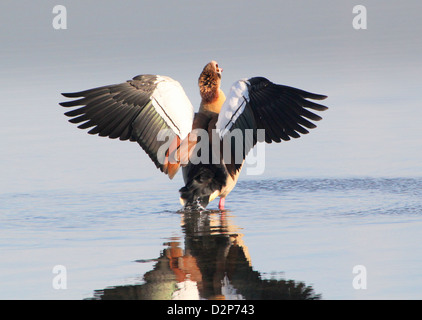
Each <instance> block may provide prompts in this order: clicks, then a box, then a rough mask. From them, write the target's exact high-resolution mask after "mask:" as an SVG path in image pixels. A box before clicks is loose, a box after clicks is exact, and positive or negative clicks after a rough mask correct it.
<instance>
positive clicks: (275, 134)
mask: <svg viewBox="0 0 422 320" xmlns="http://www.w3.org/2000/svg"><path fill="white" fill-rule="evenodd" d="M222 71H223V70H222V69H221V68H220V67H219V65H218V63H217V62H216V61H211V62H209V63H208V64H207V65H206V66H205V67H204V69H203V70H202V72H201V74H200V76H199V79H198V86H199V92H200V95H201V103H200V106H199V110H198V112H196V113H194V111H193V106H192V104H191V102H190V100H189V98H188V97H187V96H186V94H185V92H184V90H183V88H182V86H181V85H180V83H179V82H177V81H176V80H174V79H172V78H170V77H166V76H159V75H139V76H136V77H134V78H133V79H132V80H128V81H126V82H124V83H120V84H114V85H108V86H103V87H98V88H94V89H90V90H85V91H81V92H76V93H63V95H64V96H65V97H67V98H77V99H76V100H72V101H67V102H62V103H60V105H62V106H63V107H78V108H76V109H73V110H71V111H69V112H66V113H65V115H67V116H69V117H71V119H70V120H69V121H70V122H71V123H80V125H79V126H78V127H79V128H81V129H88V128H91V129H90V130H89V131H88V133H90V134H98V135H99V136H105V137H109V138H112V139H116V138H119V139H120V140H129V141H136V142H138V144H139V145H140V146H141V147H142V148H143V149H144V150H145V152H146V153H147V154H148V156H149V157H150V158H151V160H152V161H153V162H154V164H155V165H156V167H157V168H158V169H159V170H160V171H162V172H163V173H164V174H167V175H168V176H169V178H170V179H172V178H173V177H174V176H175V174H176V173H177V172H178V171H179V169H180V167H182V171H183V179H184V182H185V186H184V187H182V188H181V189H180V190H179V191H180V202H181V203H182V205H184V206H185V207H194V208H196V207H201V208H205V207H206V206H207V205H208V203H209V202H211V201H213V200H214V199H216V198H217V197H220V202H219V208H220V209H224V200H225V198H226V197H227V195H228V194H229V193H230V192H231V191H232V189H233V188H234V186H235V185H236V182H237V179H238V177H239V174H240V172H241V169H242V167H243V163H244V160H245V157H246V156H247V154H248V152H249V151H250V149H252V148H253V146H254V145H255V144H256V143H257V142H264V141H265V142H267V143H271V142H273V141H274V142H281V141H283V140H284V141H287V140H290V139H291V138H298V137H300V134H307V133H308V130H307V129H313V128H315V127H316V126H315V125H314V124H313V123H312V122H311V121H310V120H314V121H318V120H320V119H321V117H320V116H318V115H316V114H314V113H313V112H311V111H309V109H313V110H317V111H323V110H326V109H327V107H325V106H323V105H320V104H317V103H315V102H312V101H310V100H308V99H316V100H322V99H325V98H326V96H324V95H319V94H314V93H310V92H307V91H303V90H300V89H297V88H293V87H288V86H284V85H278V84H274V83H272V82H271V81H269V80H268V79H266V78H263V77H253V78H249V79H243V80H239V81H236V82H235V83H234V84H233V85H232V87H231V89H230V92H229V94H228V96H227V98H226V95H225V94H224V92H223V91H222V90H221V88H220V85H221V76H222ZM237 137H240V140H238V139H237Z"/></svg>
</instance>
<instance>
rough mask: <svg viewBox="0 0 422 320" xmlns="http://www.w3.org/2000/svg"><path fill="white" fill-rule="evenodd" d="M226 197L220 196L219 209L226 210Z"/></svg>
mask: <svg viewBox="0 0 422 320" xmlns="http://www.w3.org/2000/svg"><path fill="white" fill-rule="evenodd" d="M225 200H226V198H220V202H219V203H218V209H220V210H224V202H225Z"/></svg>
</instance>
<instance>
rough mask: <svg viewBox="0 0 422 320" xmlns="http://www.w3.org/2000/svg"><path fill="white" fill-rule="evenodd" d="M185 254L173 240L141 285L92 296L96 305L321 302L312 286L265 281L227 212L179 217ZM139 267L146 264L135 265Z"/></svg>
mask: <svg viewBox="0 0 422 320" xmlns="http://www.w3.org/2000/svg"><path fill="white" fill-rule="evenodd" d="M181 215H182V229H183V233H184V241H185V243H184V250H183V249H182V245H181V243H180V240H181V239H180V238H174V237H173V238H171V239H169V240H170V241H169V242H168V243H166V244H165V245H166V246H167V248H165V249H164V250H163V251H162V252H161V254H160V256H159V257H158V258H157V259H154V261H156V263H155V265H154V267H153V269H152V270H151V271H149V272H147V273H145V275H144V277H143V278H144V283H143V284H137V285H125V286H117V287H111V288H106V289H103V290H96V291H95V294H94V299H140V300H169V299H173V300H176V299H184V300H190V299H227V300H229V299H230V300H236V299H261V300H269V299H319V298H320V295H318V294H315V292H314V290H313V288H312V287H311V286H306V285H305V284H304V283H303V282H296V281H294V280H279V279H273V278H272V279H263V278H262V277H261V275H260V273H259V272H258V271H255V270H253V268H252V264H251V259H250V257H249V253H248V250H247V247H246V246H245V244H244V243H243V240H242V237H243V235H242V234H241V233H239V228H238V227H237V226H235V225H233V224H232V223H231V220H230V216H228V215H227V212H221V211H190V212H181ZM137 262H145V260H139V261H137Z"/></svg>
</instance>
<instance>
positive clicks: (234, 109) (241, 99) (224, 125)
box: [216, 79, 249, 139]
mask: <svg viewBox="0 0 422 320" xmlns="http://www.w3.org/2000/svg"><path fill="white" fill-rule="evenodd" d="M248 84H249V82H248V81H247V80H246V79H242V80H239V81H236V82H235V83H234V84H233V85H232V86H231V88H230V93H229V96H228V98H227V99H226V101H225V102H224V104H223V106H222V107H221V110H220V114H219V115H218V121H217V123H216V130H217V132H218V133H219V136H220V139H221V138H222V137H223V136H224V135H225V134H226V133H227V132H228V131H229V130H230V129H231V127H232V126H233V124H234V123H235V122H236V120H237V118H239V116H240V115H241V114H242V112H243V111H244V110H245V107H246V104H247V103H248V102H249V91H248Z"/></svg>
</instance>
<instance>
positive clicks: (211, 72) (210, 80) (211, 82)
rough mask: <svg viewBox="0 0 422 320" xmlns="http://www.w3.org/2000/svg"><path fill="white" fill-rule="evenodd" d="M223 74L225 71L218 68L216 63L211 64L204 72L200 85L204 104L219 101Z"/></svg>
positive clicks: (200, 77) (200, 78)
mask: <svg viewBox="0 0 422 320" xmlns="http://www.w3.org/2000/svg"><path fill="white" fill-rule="evenodd" d="M221 72H223V69H222V68H220V67H219V66H218V63H217V62H216V61H211V62H209V63H208V64H207V65H206V66H205V67H204V69H203V70H202V72H201V75H200V76H199V79H198V85H199V92H200V94H201V98H202V102H203V103H205V104H208V103H212V102H214V101H215V100H217V99H218V94H219V90H220V84H221Z"/></svg>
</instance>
